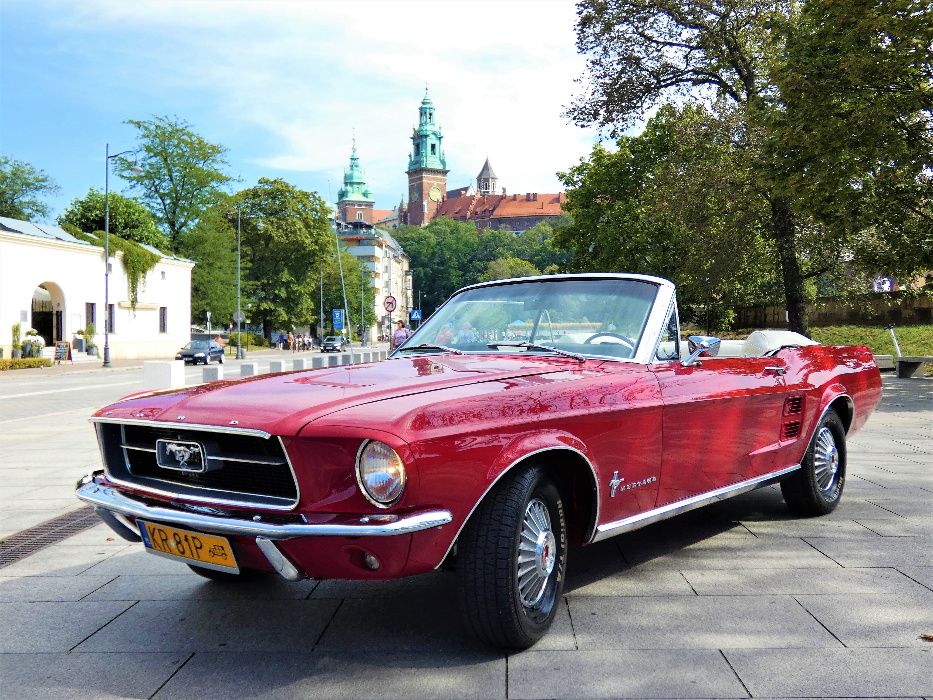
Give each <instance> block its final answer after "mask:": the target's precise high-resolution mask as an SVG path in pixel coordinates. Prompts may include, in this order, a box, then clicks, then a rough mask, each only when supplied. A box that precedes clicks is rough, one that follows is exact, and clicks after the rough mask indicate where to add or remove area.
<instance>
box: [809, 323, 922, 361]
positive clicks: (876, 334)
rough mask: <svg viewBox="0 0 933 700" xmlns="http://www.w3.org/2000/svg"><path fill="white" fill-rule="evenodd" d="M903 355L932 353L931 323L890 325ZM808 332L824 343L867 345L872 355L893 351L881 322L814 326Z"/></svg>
mask: <svg viewBox="0 0 933 700" xmlns="http://www.w3.org/2000/svg"><path fill="white" fill-rule="evenodd" d="M894 332H895V333H896V334H897V342H898V343H900V346H901V353H902V354H903V355H926V356H933V324H921V325H916V326H897V327H895V329H894ZM810 335H811V336H812V337H813V339H814V340H817V341H819V342H821V343H823V344H824V345H867V346H868V347H869V348H871V351H872V352H873V353H874V354H876V355H896V354H897V353H895V351H894V342H893V341H892V340H891V333H890V332H889V331H888V330H886V329H885V327H884V326H814V327H812V328H811V329H810Z"/></svg>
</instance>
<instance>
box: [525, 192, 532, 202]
mask: <svg viewBox="0 0 933 700" xmlns="http://www.w3.org/2000/svg"><path fill="white" fill-rule="evenodd" d="M525 201H526V202H530V201H531V192H526V193H525Z"/></svg>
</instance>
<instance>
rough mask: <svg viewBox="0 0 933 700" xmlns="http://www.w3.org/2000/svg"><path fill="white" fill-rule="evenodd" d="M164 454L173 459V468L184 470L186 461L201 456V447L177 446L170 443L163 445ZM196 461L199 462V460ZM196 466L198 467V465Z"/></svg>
mask: <svg viewBox="0 0 933 700" xmlns="http://www.w3.org/2000/svg"><path fill="white" fill-rule="evenodd" d="M165 452H166V454H169V455H171V456H172V457H173V458H174V459H175V466H177V467H181V468H184V467H187V466H188V460H189V459H191V458H192V456H194V455H197V456H198V457H200V456H201V446H200V445H197V444H190V443H189V444H187V445H185V444H178V443H177V442H170V443H168V444H166V445H165ZM198 461H199V462H200V459H199V460H198ZM198 466H200V464H199V465H198Z"/></svg>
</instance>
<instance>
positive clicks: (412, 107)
mask: <svg viewBox="0 0 933 700" xmlns="http://www.w3.org/2000/svg"><path fill="white" fill-rule="evenodd" d="M65 7H68V8H69V10H68V11H67V12H63V13H62V16H60V17H59V18H58V19H57V21H59V22H61V23H64V24H67V25H69V26H70V27H71V28H72V29H73V30H74V31H77V32H83V31H84V32H99V31H106V32H110V33H113V32H120V33H126V34H130V35H133V34H137V33H145V34H146V35H150V36H151V37H153V38H152V41H151V42H149V43H145V42H144V43H141V44H140V46H139V48H138V54H137V55H136V56H134V57H133V60H137V61H146V60H148V61H151V62H152V64H153V65H157V66H158V70H157V71H154V74H153V75H152V76H151V80H152V81H153V83H159V84H162V85H163V88H164V89H168V88H171V87H173V86H174V87H178V86H180V85H185V86H186V87H187V88H188V89H190V88H191V87H196V88H197V89H199V90H201V91H202V92H203V94H204V99H205V100H210V101H211V102H213V103H214V104H215V105H216V106H215V109H216V110H217V112H218V114H217V118H218V119H219V120H220V121H221V122H223V123H226V124H227V125H228V126H230V127H231V128H233V126H236V128H238V130H239V131H241V132H242V131H244V130H247V131H248V130H259V131H260V132H262V133H263V134H264V135H265V138H264V139H263V143H269V144H272V146H271V150H270V151H269V152H268V154H267V155H265V156H263V157H262V158H260V159H258V161H257V165H259V166H262V167H264V168H271V169H277V170H283V171H291V172H294V173H308V174H317V176H318V177H325V176H326V177H329V178H330V180H331V183H332V186H333V189H334V191H336V188H337V186H338V183H339V180H340V178H341V177H342V172H343V167H344V166H345V165H346V162H347V157H348V155H349V149H350V138H351V131H352V130H353V129H354V128H355V130H356V135H357V141H358V144H359V150H360V156H361V159H362V162H363V165H364V167H365V169H366V172H367V177H368V181H369V184H370V186H371V187H372V188H373V190H374V191H375V192H376V194H377V197H378V203H377V206H391V205H392V204H394V203H396V202H397V200H398V196H399V195H400V194H401V193H402V192H403V191H405V190H406V188H407V186H406V179H405V176H404V174H403V172H402V171H403V170H404V168H405V165H406V159H407V155H408V150H409V148H410V141H408V137H409V135H410V129H411V126H412V124H413V123H414V122H416V121H417V108H418V104H419V102H420V100H421V96H422V94H423V91H424V82H425V81H428V82H429V83H430V90H431V96H432V98H433V99H434V103H435V105H436V107H437V115H438V121H439V123H440V124H441V126H442V128H443V131H444V137H445V138H444V147H445V152H446V155H447V163H448V167H450V168H451V170H452V172H451V174H450V176H449V184H450V186H451V187H455V186H459V185H465V184H470V183H472V182H473V179H474V178H475V175H476V173H477V172H478V170H479V168H480V167H481V166H482V164H483V161H484V159H485V158H486V156H487V155H488V156H489V158H490V160H491V162H492V164H493V166H494V168H495V169H496V171H497V174H498V175H499V177H500V181H501V184H502V185H504V186H506V187H507V188H509V191H541V192H543V191H555V190H556V189H558V187H559V184H558V182H557V179H556V177H555V176H554V173H555V171H556V170H562V169H566V168H567V167H569V166H570V165H571V164H573V163H575V162H576V161H577V159H578V158H579V157H580V156H581V155H584V154H585V153H587V152H588V151H589V149H590V145H591V143H592V142H593V139H594V133H595V132H593V131H584V130H581V129H579V128H577V127H575V126H573V125H570V124H568V123H567V121H566V119H565V118H564V117H562V116H561V112H562V111H563V108H564V106H565V105H567V104H568V103H569V102H570V100H571V99H572V96H573V94H574V93H575V90H576V88H575V86H574V83H573V80H574V78H576V77H578V76H579V75H581V74H582V72H583V67H584V66H583V61H582V59H581V58H580V57H578V56H577V55H576V53H575V47H574V32H573V23H574V20H575V12H574V6H573V3H572V2H570V1H560V2H557V1H550V2H548V1H541V0H538V1H535V2H532V1H521V0H518V1H514V2H502V1H500V2H482V1H477V0H473V1H472V2H455V1H452V0H435V1H434V2H428V1H426V0H425V1H422V2H417V1H415V2H376V1H370V2H364V1H362V0H360V1H357V2H336V1H335V2H299V1H297V0H294V1H292V2H258V1H257V2H247V1H245V0H240V1H229V0H228V1H226V2H208V1H206V0H205V1H201V2H180V1H166V0H161V1H151V0H147V1H137V2H126V1H125V0H98V1H97V2H85V3H81V4H78V5H75V6H73V7H72V6H71V5H67V6H65V5H63V6H62V8H65ZM207 135H208V136H209V137H210V135H209V134H207ZM238 158H239V159H242V155H238V154H237V153H235V152H232V153H231V154H230V159H231V162H232V163H233V164H234V166H236V164H237V160H238ZM325 194H326V193H325Z"/></svg>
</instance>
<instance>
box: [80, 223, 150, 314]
mask: <svg viewBox="0 0 933 700" xmlns="http://www.w3.org/2000/svg"><path fill="white" fill-rule="evenodd" d="M62 228H63V229H64V230H65V231H67V232H68V233H70V234H71V235H72V236H74V237H75V238H77V239H78V240H81V241H84V242H85V243H90V244H91V245H98V246H101V247H103V245H104V232H103V231H95V232H94V233H84V232H83V231H81V230H80V229H79V228H78V227H77V226H74V225H71V224H67V223H66V224H62ZM110 249H111V251H112V252H111V255H112V254H113V252H115V251H119V252H121V253H123V255H122V257H121V259H120V260H121V263H122V265H123V271H124V272H125V273H126V280H127V287H128V291H129V295H130V307H132V309H133V311H136V302H137V300H138V299H139V285H140V283H141V282H142V281H143V280H145V279H146V275H148V274H149V271H150V270H151V269H152V268H154V267H155V266H156V263H158V262H159V260H160V257H159V256H158V255H156V254H155V253H153V252H152V251H151V250H147V249H146V248H143V247H142V246H141V245H140V244H139V243H136V242H135V241H130V240H127V239H125V238H121V237H120V236H117V235H115V234H112V233H111V234H110Z"/></svg>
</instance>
